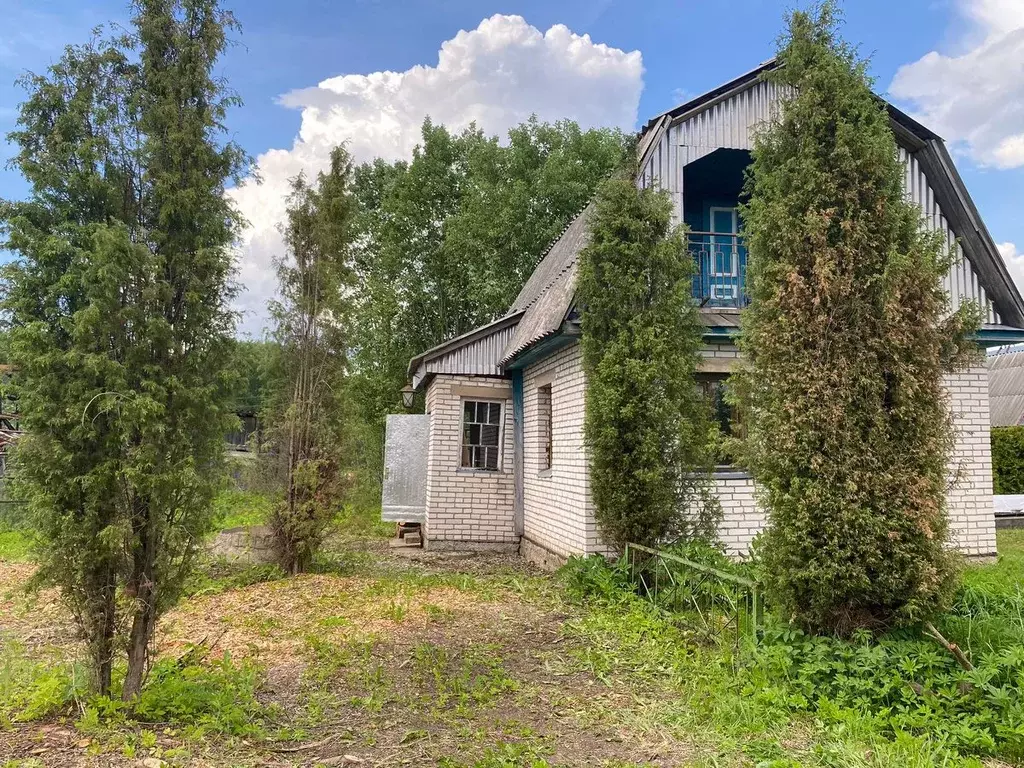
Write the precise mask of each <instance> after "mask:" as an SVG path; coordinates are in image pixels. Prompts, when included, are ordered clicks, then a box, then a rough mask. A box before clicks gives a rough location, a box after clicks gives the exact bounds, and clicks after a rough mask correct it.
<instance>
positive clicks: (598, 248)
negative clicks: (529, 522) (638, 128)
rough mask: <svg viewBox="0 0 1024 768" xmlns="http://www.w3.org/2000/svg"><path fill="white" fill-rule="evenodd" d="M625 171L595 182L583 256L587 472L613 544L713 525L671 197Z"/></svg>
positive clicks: (703, 408)
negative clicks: (643, 186)
mask: <svg viewBox="0 0 1024 768" xmlns="http://www.w3.org/2000/svg"><path fill="white" fill-rule="evenodd" d="M633 178H634V176H619V177H616V178H614V179H611V180H609V181H607V182H605V183H604V184H602V185H601V187H600V189H599V191H598V194H597V198H596V202H595V207H594V209H593V213H592V214H591V216H590V228H591V241H590V243H589V245H588V246H587V247H586V248H585V249H584V251H583V254H582V256H581V260H580V276H579V285H578V288H577V295H578V300H579V303H580V307H581V310H582V325H583V337H582V342H581V343H582V347H583V368H584V370H585V371H586V374H587V397H586V418H585V422H584V428H585V435H586V440H587V444H588V446H589V448H590V482H591V492H592V494H593V498H594V507H595V516H596V518H597V522H598V525H599V526H600V528H601V534H602V536H603V537H604V540H605V541H606V542H607V543H608V544H610V545H612V546H614V547H615V548H616V549H618V550H620V551H621V550H622V549H623V548H624V547H625V545H626V544H627V543H630V542H634V543H637V544H644V545H647V546H653V545H658V544H664V543H666V542H670V541H677V540H680V539H686V538H693V537H708V538H710V537H711V536H713V535H714V522H715V519H716V517H717V515H716V513H717V511H718V507H717V505H716V503H715V500H714V499H713V498H712V497H711V495H710V494H709V493H708V490H709V472H708V470H709V468H710V465H711V463H712V462H713V457H714V441H713V439H712V437H713V434H714V431H713V428H712V426H711V423H710V414H709V409H708V406H707V403H706V402H705V401H704V398H703V397H702V396H701V394H700V391H699V390H698V388H697V386H696V385H695V381H694V376H695V374H696V371H697V365H698V363H699V361H700V347H701V337H702V333H703V326H702V323H701V320H700V315H699V312H698V310H697V307H696V305H695V304H694V302H693V299H692V297H691V282H692V276H693V272H694V263H693V259H692V257H691V256H690V254H689V252H688V251H687V248H686V243H685V241H684V238H683V232H682V230H681V229H679V228H676V229H673V227H672V203H671V201H670V200H669V198H668V195H667V194H666V193H664V192H662V191H656V190H654V189H642V190H638V189H637V187H636V184H635V183H634V182H633Z"/></svg>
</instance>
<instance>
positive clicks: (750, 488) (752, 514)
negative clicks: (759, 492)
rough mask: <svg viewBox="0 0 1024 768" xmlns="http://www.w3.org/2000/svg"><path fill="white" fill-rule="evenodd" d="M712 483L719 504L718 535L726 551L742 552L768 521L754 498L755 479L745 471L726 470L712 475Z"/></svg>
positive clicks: (733, 554)
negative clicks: (713, 476) (720, 516)
mask: <svg viewBox="0 0 1024 768" xmlns="http://www.w3.org/2000/svg"><path fill="white" fill-rule="evenodd" d="M714 486H715V492H716V494H717V496H718V501H719V503H720V504H721V505H722V522H721V524H719V526H718V538H719V539H720V540H721V542H722V546H723V547H725V551H726V554H728V555H731V556H734V557H739V556H743V555H745V554H747V552H748V551H749V549H750V542H751V541H753V540H754V537H755V536H756V535H757V534H758V533H760V532H761V531H762V530H763V529H764V526H765V523H767V521H768V519H767V516H766V515H765V513H764V512H763V511H762V510H761V508H760V507H759V506H758V504H757V501H756V499H755V496H754V494H755V488H754V481H753V479H751V477H750V475H748V474H746V473H744V472H734V473H728V472H726V473H720V474H717V475H715V478H714Z"/></svg>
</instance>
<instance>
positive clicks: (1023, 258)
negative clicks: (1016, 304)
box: [996, 243, 1024, 293]
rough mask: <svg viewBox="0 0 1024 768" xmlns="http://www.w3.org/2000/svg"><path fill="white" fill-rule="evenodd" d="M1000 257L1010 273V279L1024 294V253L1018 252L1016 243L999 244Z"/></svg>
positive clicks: (997, 246)
mask: <svg viewBox="0 0 1024 768" xmlns="http://www.w3.org/2000/svg"><path fill="white" fill-rule="evenodd" d="M996 248H998V249H999V255H1000V256H1002V257H1003V262H1004V263H1005V264H1006V268H1007V269H1008V270H1009V272H1010V277H1012V278H1013V282H1015V283H1016V284H1017V287H1018V288H1019V289H1020V290H1021V292H1022V293H1024V252H1021V251H1018V250H1017V246H1016V244H1014V243H998V244H997V245H996Z"/></svg>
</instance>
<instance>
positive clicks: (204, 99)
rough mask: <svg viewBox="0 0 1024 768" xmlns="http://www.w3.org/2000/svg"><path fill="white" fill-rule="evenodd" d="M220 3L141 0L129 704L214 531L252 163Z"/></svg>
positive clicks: (229, 24)
mask: <svg viewBox="0 0 1024 768" xmlns="http://www.w3.org/2000/svg"><path fill="white" fill-rule="evenodd" d="M218 6H219V3H218V0H136V4H135V19H134V22H135V25H136V27H137V29H138V46H139V54H140V71H141V78H142V87H141V89H140V93H139V95H140V98H139V102H140V106H139V122H138V126H139V130H140V132H141V133H142V135H143V136H144V137H145V138H144V139H143V142H142V147H141V156H142V162H143V164H144V173H143V181H144V184H145V188H146V190H147V197H146V199H145V208H144V211H143V217H144V218H143V220H144V223H145V226H146V239H147V243H146V245H147V248H148V250H149V251H150V252H151V254H152V259H153V262H154V266H155V268H156V269H155V272H154V273H153V274H152V275H151V279H152V285H151V287H150V290H148V291H146V292H145V293H144V297H145V299H146V302H145V303H146V304H147V305H148V308H149V318H148V322H147V324H146V337H147V338H146V339H145V343H144V344H141V345H140V346H141V350H139V352H138V358H137V362H138V363H140V365H139V368H138V369H137V370H136V371H133V373H135V374H136V375H137V376H138V388H137V389H135V390H134V391H135V392H136V393H137V394H136V395H135V397H134V398H133V399H132V400H131V402H132V403H133V404H135V413H134V414H133V415H134V417H135V418H136V419H137V424H136V426H135V430H134V431H133V435H132V449H131V450H130V451H129V452H128V460H129V462H130V463H129V467H128V468H127V469H126V475H127V478H128V479H129V480H130V481H131V482H132V484H133V485H134V486H135V487H134V488H131V489H130V490H129V492H128V493H127V494H126V495H127V497H128V506H129V510H130V517H129V524H130V538H129V544H128V547H127V555H128V558H129V571H128V575H127V580H126V582H127V583H126V591H127V592H128V594H130V595H132V596H133V598H134V603H133V609H132V614H131V630H130V636H129V638H128V671H127V673H126V677H125V682H124V696H125V698H132V697H134V696H135V695H137V694H138V692H139V690H140V687H141V685H142V678H143V674H144V672H145V669H146V665H147V663H148V652H149V644H150V641H151V640H152V637H153V632H154V630H155V629H156V621H157V618H158V617H159V616H160V614H161V613H162V612H163V611H165V610H166V609H167V607H169V606H170V605H171V604H172V603H173V601H174V600H175V599H176V598H177V597H178V594H179V592H180V587H181V583H182V580H183V578H184V577H185V576H186V575H187V573H188V571H189V569H190V566H191V564H192V561H193V559H194V557H195V554H196V552H197V549H198V546H199V544H200V536H201V535H202V533H203V532H204V531H205V529H207V528H208V527H209V525H210V500H211V497H212V494H213V491H214V484H215V480H216V479H217V477H218V474H217V470H218V468H219V466H220V462H221V458H222V453H223V441H224V434H225V431H226V427H228V426H229V425H230V424H231V423H232V420H233V414H232V413H231V412H230V399H231V394H232V387H231V381H230V376H229V374H228V372H227V364H228V363H229V361H230V360H231V353H232V346H231V335H232V333H233V330H234V315H233V314H232V312H231V310H230V306H229V302H230V299H231V297H232V295H233V290H232V283H231V279H230V278H231V274H232V269H233V262H232V254H231V250H230V246H231V245H232V243H233V242H234V240H235V237H236V234H237V231H238V226H239V223H240V222H239V218H238V216H237V214H236V212H235V211H234V209H233V208H232V207H231V205H230V203H229V202H228V201H227V199H226V198H225V196H224V188H225V184H226V182H227V181H228V180H231V179H234V180H238V179H239V178H240V176H241V174H242V172H243V171H244V170H245V167H246V165H247V159H246V156H245V154H244V152H242V150H241V149H240V148H239V147H238V146H237V145H236V144H234V143H232V142H226V143H225V142H222V141H221V137H222V136H223V134H224V133H225V127H224V122H223V121H224V118H225V115H226V112H227V109H228V108H230V107H231V106H234V105H235V104H237V103H238V100H237V97H235V96H234V95H233V94H232V93H230V92H228V91H226V90H225V85H224V84H223V82H222V81H221V80H220V79H219V78H216V77H214V75H213V73H212V70H213V67H214V66H215V64H216V61H217V59H218V58H219V57H220V55H221V53H222V52H223V51H224V48H225V45H226V43H227V40H226V34H225V33H226V30H227V29H229V28H233V27H234V25H235V22H234V19H233V17H232V16H231V15H230V14H229V13H228V12H226V11H222V10H220V8H219V7H218Z"/></svg>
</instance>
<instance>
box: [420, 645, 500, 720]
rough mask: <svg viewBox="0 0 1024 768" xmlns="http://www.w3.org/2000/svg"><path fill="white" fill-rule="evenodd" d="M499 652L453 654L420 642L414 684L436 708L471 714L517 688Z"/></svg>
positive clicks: (487, 648) (478, 649) (470, 650)
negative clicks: (473, 710)
mask: <svg viewBox="0 0 1024 768" xmlns="http://www.w3.org/2000/svg"><path fill="white" fill-rule="evenodd" d="M496 652H497V648H495V647H493V646H469V647H467V648H465V649H462V650H458V651H454V652H453V651H450V650H449V649H447V648H444V647H442V646H439V645H435V644H433V643H429V642H424V643H420V644H419V645H417V646H416V648H415V649H414V651H413V667H412V668H413V681H414V683H415V684H416V686H417V687H418V688H419V689H420V691H421V694H422V695H423V696H424V699H425V700H426V701H428V702H430V703H431V706H432V707H433V708H436V709H441V710H444V709H453V710H454V711H455V712H456V713H457V714H460V715H466V714H469V713H470V712H471V710H472V708H473V707H475V706H482V705H486V704H490V703H491V702H493V701H494V700H495V699H496V698H498V697H499V696H501V695H502V694H504V693H508V692H511V691H515V690H516V689H517V688H518V686H517V684H516V682H515V681H514V680H513V679H512V678H511V677H509V675H508V674H507V673H506V672H505V667H504V664H503V662H502V660H501V658H500V657H499V656H498V655H497V653H496Z"/></svg>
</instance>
